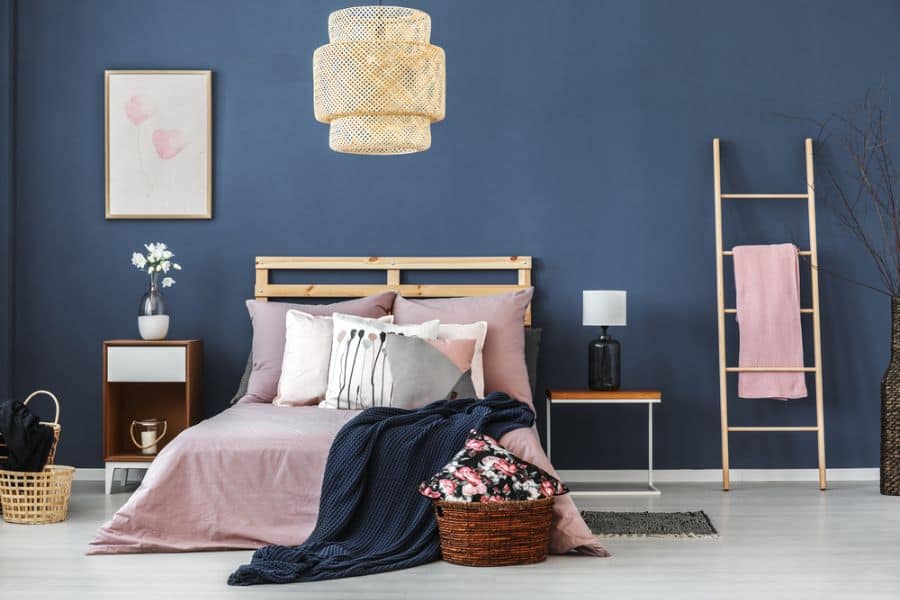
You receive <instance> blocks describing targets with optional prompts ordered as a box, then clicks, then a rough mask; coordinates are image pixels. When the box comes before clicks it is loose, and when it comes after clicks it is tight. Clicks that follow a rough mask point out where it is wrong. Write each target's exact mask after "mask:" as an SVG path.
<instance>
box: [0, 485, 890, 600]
mask: <svg viewBox="0 0 900 600" xmlns="http://www.w3.org/2000/svg"><path fill="white" fill-rule="evenodd" d="M75 485H76V488H75V492H74V494H73V498H72V506H71V510H70V518H69V520H68V521H67V522H65V523H62V524H58V525H45V526H26V525H11V524H8V523H0V597H2V598H41V599H45V598H79V599H81V598H85V599H87V598H118V599H129V600H139V599H142V598H154V599H156V600H159V599H164V600H174V599H176V598H192V599H194V598H230V597H241V598H265V597H294V598H296V597H301V596H302V597H304V598H318V597H323V598H354V599H367V600H368V599H380V598H385V599H388V598H390V599H394V598H429V599H430V598H459V597H462V598H470V599H477V598H487V597H490V596H491V595H495V594H497V595H498V596H497V597H500V598H515V599H519V598H523V599H524V598H540V599H541V600H548V599H550V598H608V599H613V598H615V599H619V598H624V599H640V598H653V599H654V600H659V599H660V598H665V599H667V600H670V599H675V598H691V599H697V598H726V597H727V598H764V599H769V598H790V599H792V600H795V599H802V598H853V599H856V598H891V599H894V600H896V599H897V598H900V498H887V497H883V496H879V495H878V490H877V486H876V484H874V483H838V484H835V486H834V487H833V489H830V490H829V491H827V492H825V493H820V492H819V491H818V490H816V488H815V485H814V484H810V483H784V484H759V483H742V484H739V485H738V486H736V488H735V489H734V490H732V491H731V492H729V493H727V494H726V493H722V492H721V491H719V490H718V489H717V488H716V487H715V486H713V485H710V484H696V485H694V484H679V485H665V486H662V489H663V495H662V496H661V497H659V498H652V499H648V498H635V497H632V498H612V499H610V498H607V499H602V500H598V499H592V500H587V499H585V500H579V504H581V505H583V506H584V507H585V508H598V509H611V510H618V509H621V510H647V509H649V510H697V509H703V510H705V511H706V512H707V514H709V515H710V517H711V518H712V520H713V523H714V524H715V526H716V527H717V528H718V530H719V532H720V537H719V538H718V539H653V538H649V539H608V540H604V543H605V544H606V546H607V548H608V549H609V550H610V551H611V552H612V553H613V555H614V557H613V558H608V559H599V558H586V557H569V556H554V557H551V558H550V559H549V560H548V561H547V562H545V563H542V564H539V565H533V566H528V567H507V568H500V569H474V568H466V567H456V566H452V565H449V564H446V563H442V562H439V563H434V564H430V565H425V566H422V567H418V568H415V569H409V570H406V571H397V572H393V573H386V574H382V575H372V576H369V577H359V578H353V579H344V580H339V581H330V582H321V583H305V584H294V585H285V586H259V587H254V588H229V587H227V586H226V585H225V579H226V577H227V576H228V574H229V573H230V572H231V571H232V569H234V568H235V567H236V566H237V565H239V564H241V563H242V562H246V561H247V560H248V559H249V558H250V554H251V553H250V551H235V552H210V553H190V554H144V555H128V556H90V557H88V556H84V550H85V547H86V544H87V542H88V540H89V539H90V537H91V535H92V533H93V531H94V529H95V528H96V527H97V526H98V525H99V524H100V523H101V522H102V521H104V520H105V519H107V518H108V517H109V516H110V515H112V514H113V512H114V511H115V510H116V509H117V508H118V507H119V506H120V505H121V504H122V503H123V502H124V501H125V499H126V498H127V494H116V495H112V496H104V495H103V493H102V484H101V483H94V482H76V484H75ZM173 500H174V501H177V499H173ZM29 592H30V593H29Z"/></svg>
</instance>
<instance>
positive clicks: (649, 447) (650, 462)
mask: <svg viewBox="0 0 900 600" xmlns="http://www.w3.org/2000/svg"><path fill="white" fill-rule="evenodd" d="M647 486H649V488H650V489H651V490H652V489H653V403H652V402H648V403H647Z"/></svg>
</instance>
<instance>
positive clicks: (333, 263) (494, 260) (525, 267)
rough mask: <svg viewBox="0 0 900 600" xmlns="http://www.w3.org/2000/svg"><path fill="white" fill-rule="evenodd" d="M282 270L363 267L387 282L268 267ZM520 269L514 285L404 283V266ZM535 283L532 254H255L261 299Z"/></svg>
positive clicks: (422, 294)
mask: <svg viewBox="0 0 900 600" xmlns="http://www.w3.org/2000/svg"><path fill="white" fill-rule="evenodd" d="M274 270H283V271H291V270H293V271H307V270H320V271H360V270H368V271H371V270H375V271H384V272H385V283H375V284H368V283H348V284H331V283H329V284H317V283H270V282H269V272H270V271H274ZM476 270H478V271H480V270H485V271H517V272H518V281H517V283H509V284H472V285H464V284H455V283H448V284H431V283H428V284H418V283H403V278H402V272H403V271H476ZM530 286H531V257H530V256H465V257H457V256H454V257H447V256H429V257H408V256H402V257H398V256H258V257H256V285H255V286H254V296H256V299H257V300H262V301H266V300H268V299H269V298H360V297H363V296H370V295H372V294H377V293H379V292H385V291H394V292H397V293H399V294H402V295H403V296H406V297H408V298H454V297H461V296H488V295H491V294H503V293H506V292H512V291H515V290H521V289H524V288H527V287H530ZM525 325H531V305H530V304H529V306H528V310H527V311H526V312H525Z"/></svg>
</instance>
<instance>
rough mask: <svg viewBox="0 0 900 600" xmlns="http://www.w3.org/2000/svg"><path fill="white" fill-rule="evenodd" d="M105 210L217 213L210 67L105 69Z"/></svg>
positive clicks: (118, 215) (188, 215)
mask: <svg viewBox="0 0 900 600" xmlns="http://www.w3.org/2000/svg"><path fill="white" fill-rule="evenodd" d="M104 79H105V107H106V110H105V113H106V119H105V120H106V218H107V219H210V218H212V71H180V70H179V71H170V70H167V71H106V72H105V78H104Z"/></svg>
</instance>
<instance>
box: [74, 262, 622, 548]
mask: <svg viewBox="0 0 900 600" xmlns="http://www.w3.org/2000/svg"><path fill="white" fill-rule="evenodd" d="M531 264H532V262H531V258H530V257H518V256H514V257H499V258H498V257H461V258H433V257H431V258H385V257H363V258H355V257H354V258H344V257H340V258H338V257H326V258H318V257H316V258H308V257H259V258H257V259H256V281H255V284H254V295H255V297H256V299H257V300H260V301H268V300H269V299H272V298H277V299H287V298H353V297H361V296H368V295H372V294H377V293H380V292H384V291H395V292H398V293H400V294H402V295H404V296H406V297H409V298H415V297H418V298H429V297H433V298H440V297H464V296H479V295H492V294H500V293H504V292H510V291H516V290H521V289H527V288H528V287H529V286H530V285H531ZM280 270H285V271H317V270H337V271H342V270H352V271H359V270H379V271H383V272H384V274H385V277H386V281H385V283H384V284H380V283H379V284H370V283H365V284H356V283H351V284H333V283H330V284H322V285H320V284H308V283H273V282H272V281H271V279H272V277H271V275H272V271H280ZM430 270H456V271H475V270H492V271H514V272H515V273H516V282H515V283H504V284H482V283H479V284H459V283H451V284H414V283H403V276H402V272H403V271H430ZM530 319H531V310H530V306H529V307H528V310H527V311H526V313H525V325H526V326H528V325H530ZM357 413H358V411H353V410H333V409H325V408H319V407H317V406H303V407H282V406H275V405H272V404H252V403H251V404H240V403H239V404H237V405H235V406H233V407H231V408H229V409H227V410H225V411H223V412H222V413H220V414H218V415H216V416H214V417H212V418H210V419H207V420H205V421H203V422H201V423H199V424H197V425H195V426H193V427H190V428H188V429H187V430H185V431H183V432H182V433H181V434H180V435H178V436H177V437H176V438H175V439H173V440H172V441H171V442H170V443H169V444H168V445H166V446H165V447H164V448H163V449H162V451H161V452H160V453H159V455H158V456H157V457H156V459H155V460H154V461H153V463H152V465H151V466H150V468H149V469H148V471H147V474H146V476H145V477H144V480H143V482H142V484H141V486H140V487H139V488H138V490H137V491H135V493H134V494H133V495H132V496H131V498H130V499H129V500H128V501H127V502H126V504H125V505H124V506H123V507H122V508H121V509H120V510H119V511H118V512H117V513H116V514H115V515H114V516H113V518H112V519H111V520H110V521H109V522H107V523H105V524H104V525H103V526H102V527H101V528H100V529H99V530H98V531H97V534H96V535H95V537H94V539H93V540H92V541H91V542H90V545H89V547H88V554H119V553H135V552H179V551H197V550H223V549H241V548H258V547H260V546H263V545H266V544H279V545H296V544H299V543H301V542H302V541H303V540H304V539H306V537H307V536H308V535H309V533H310V532H311V531H312V529H313V527H314V525H315V522H316V516H317V511H318V505H319V491H320V488H321V484H322V475H323V472H324V467H325V462H326V459H327V456H328V451H329V448H330V445H331V441H332V440H333V438H334V436H335V435H336V434H337V432H338V430H339V429H340V428H341V427H342V426H343V425H344V423H346V422H347V421H349V420H350V419H352V418H353V417H354V416H355V415H356V414H357ZM500 442H501V444H503V445H504V446H506V447H507V448H509V449H510V450H511V451H512V452H514V453H515V454H518V455H519V456H521V457H522V458H524V459H525V460H528V461H530V462H533V463H535V464H537V465H538V466H541V467H543V468H545V469H547V470H549V471H551V472H553V473H554V474H555V472H554V471H553V468H552V466H551V465H550V462H549V460H548V459H547V457H546V455H545V454H544V452H543V450H542V448H541V446H540V441H539V438H538V436H537V433H536V430H535V428H531V429H517V430H514V431H511V432H509V433H507V434H506V435H505V436H503V438H501V440H500ZM551 551H553V552H556V553H564V552H568V551H580V552H583V553H589V554H597V555H603V554H605V552H604V551H603V549H602V547H600V546H599V544H597V542H596V540H595V539H594V537H593V535H592V534H591V533H590V531H589V529H588V528H587V526H586V525H585V523H584V521H583V520H582V518H581V516H580V514H579V512H578V510H577V509H576V507H575V504H574V502H573V501H572V499H571V498H570V497H569V496H561V497H558V498H557V500H556V506H555V509H554V525H553V533H552V540H551Z"/></svg>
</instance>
